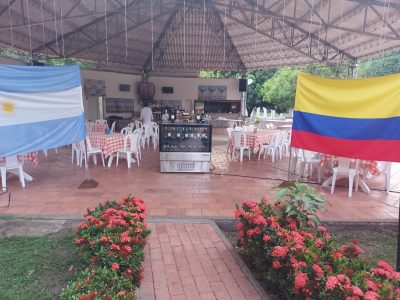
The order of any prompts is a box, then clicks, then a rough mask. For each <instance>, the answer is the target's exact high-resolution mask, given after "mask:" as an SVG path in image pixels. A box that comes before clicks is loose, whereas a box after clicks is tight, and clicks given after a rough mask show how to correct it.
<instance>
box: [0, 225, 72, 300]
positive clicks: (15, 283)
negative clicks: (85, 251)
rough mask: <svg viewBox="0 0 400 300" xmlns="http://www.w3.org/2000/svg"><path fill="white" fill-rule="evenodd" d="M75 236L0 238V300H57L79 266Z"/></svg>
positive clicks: (66, 234) (63, 233)
mask: <svg viewBox="0 0 400 300" xmlns="http://www.w3.org/2000/svg"><path fill="white" fill-rule="evenodd" d="M74 236H75V234H73V233H70V232H60V233H56V234H50V235H46V236H40V237H0V299H1V300H8V299H10V300H11V299H12V300H15V299H18V300H22V299H29V300H34V299H38V300H39V299H40V300H45V299H55V298H57V296H58V295H59V293H60V291H61V289H62V288H63V287H64V286H65V285H66V283H67V281H68V280H69V279H70V278H71V276H72V275H73V273H74V271H75V269H76V268H77V267H78V266H79V257H78V254H77V252H76V250H75V246H74V244H73V239H74Z"/></svg>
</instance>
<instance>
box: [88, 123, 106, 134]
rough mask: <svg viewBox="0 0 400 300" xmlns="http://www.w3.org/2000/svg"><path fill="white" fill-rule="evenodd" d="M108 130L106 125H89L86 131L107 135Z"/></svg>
mask: <svg viewBox="0 0 400 300" xmlns="http://www.w3.org/2000/svg"><path fill="white" fill-rule="evenodd" d="M107 128H109V127H108V124H105V123H88V124H87V125H86V131H87V132H100V133H105V132H106V130H107Z"/></svg>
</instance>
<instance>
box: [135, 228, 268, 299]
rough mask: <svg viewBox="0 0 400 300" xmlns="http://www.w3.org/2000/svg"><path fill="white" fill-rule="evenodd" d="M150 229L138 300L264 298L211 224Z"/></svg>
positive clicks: (245, 269)
mask: <svg viewBox="0 0 400 300" xmlns="http://www.w3.org/2000/svg"><path fill="white" fill-rule="evenodd" d="M150 227H151V230H152V233H151V236H150V237H149V243H148V244H147V245H146V247H145V260H144V265H143V266H144V280H143V282H142V285H141V288H140V297H141V298H140V299H143V300H151V299H157V300H158V299H188V300H189V299H190V300H196V299H207V300H211V299H223V300H229V299H252V300H256V299H265V298H266V296H265V295H264V294H263V295H260V294H259V293H258V292H257V289H256V288H255V286H254V285H253V284H252V283H251V281H250V280H249V277H247V276H246V274H247V272H248V271H247V268H246V267H242V268H241V267H240V266H239V263H238V262H237V260H236V259H235V255H234V254H232V252H231V250H230V249H228V247H227V246H226V244H225V242H224V241H223V240H222V239H221V237H220V235H219V234H218V233H217V231H216V230H215V229H214V227H213V226H212V225H211V224H189V223H152V224H150ZM261 293H263V292H261Z"/></svg>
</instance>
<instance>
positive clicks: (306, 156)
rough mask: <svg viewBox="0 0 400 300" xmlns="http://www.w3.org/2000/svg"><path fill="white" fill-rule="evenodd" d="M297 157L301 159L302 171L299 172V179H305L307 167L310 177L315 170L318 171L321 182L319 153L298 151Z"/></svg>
mask: <svg viewBox="0 0 400 300" xmlns="http://www.w3.org/2000/svg"><path fill="white" fill-rule="evenodd" d="M296 156H297V157H298V158H299V159H300V171H299V177H300V178H303V177H304V171H305V168H306V166H307V167H308V176H309V177H310V176H311V174H312V172H313V168H316V169H317V174H318V182H319V183H320V182H321V177H322V168H321V166H320V163H321V159H320V157H319V156H318V153H317V152H313V151H309V150H304V149H297V154H296Z"/></svg>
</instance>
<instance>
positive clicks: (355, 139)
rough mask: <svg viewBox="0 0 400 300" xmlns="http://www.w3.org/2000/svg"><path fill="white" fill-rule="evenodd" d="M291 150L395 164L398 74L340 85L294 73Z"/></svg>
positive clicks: (399, 157) (399, 150) (399, 127)
mask: <svg viewBox="0 0 400 300" xmlns="http://www.w3.org/2000/svg"><path fill="white" fill-rule="evenodd" d="M292 146H293V147H296V148H301V149H308V150H313V151H317V152H321V153H327V154H332V155H336V156H342V157H351V158H359V159H367V160H381V161H392V162H400V74H394V75H388V76H383V77H376V78H367V79H351V80H348V79H345V80H343V79H328V78H319V77H315V76H312V75H309V74H304V73H299V74H298V77H297V88H296V99H295V106H294V118H293V133H292Z"/></svg>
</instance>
